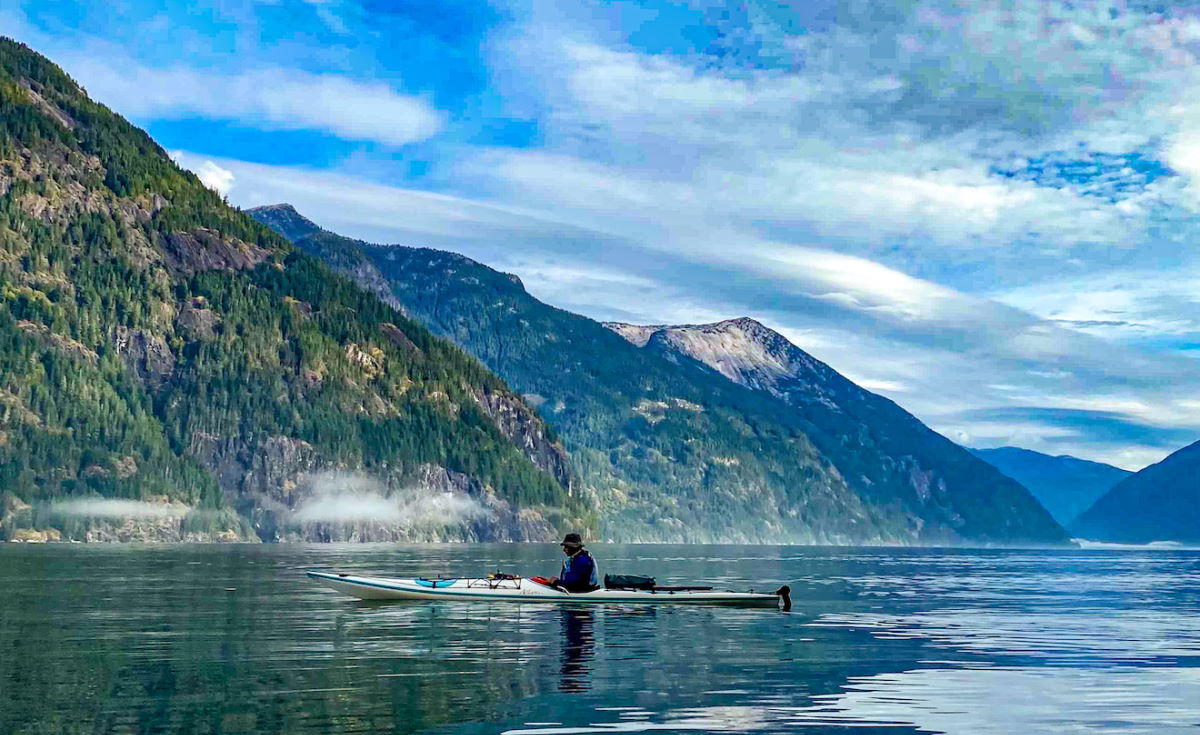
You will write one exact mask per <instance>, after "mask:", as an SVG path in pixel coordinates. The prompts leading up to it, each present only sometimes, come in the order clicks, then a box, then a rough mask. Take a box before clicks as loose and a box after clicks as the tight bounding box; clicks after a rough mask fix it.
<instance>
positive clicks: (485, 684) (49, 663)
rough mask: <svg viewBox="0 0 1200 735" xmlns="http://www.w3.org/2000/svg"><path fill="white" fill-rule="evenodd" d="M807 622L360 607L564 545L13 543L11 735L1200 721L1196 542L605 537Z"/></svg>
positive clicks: (6, 672)
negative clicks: (416, 579) (757, 595)
mask: <svg viewBox="0 0 1200 735" xmlns="http://www.w3.org/2000/svg"><path fill="white" fill-rule="evenodd" d="M593 552H594V554H595V556H596V557H597V559H598V560H599V563H600V568H601V572H602V573H603V572H605V571H608V572H629V573H646V574H651V575H655V576H657V577H658V579H659V580H660V582H664V583H665V582H680V583H682V582H694V581H698V580H709V581H711V582H712V583H715V584H716V585H717V586H720V587H724V586H730V587H733V588H748V587H755V588H757V589H759V590H768V591H769V590H771V589H774V588H775V587H776V586H777V585H778V584H779V583H781V582H788V583H790V584H791V585H792V586H793V588H794V589H795V592H794V598H795V603H796V607H795V610H794V611H793V612H792V613H788V614H785V613H782V612H775V611H771V610H731V609H720V608H669V607H659V608H650V607H632V606H630V607H612V608H605V609H593V608H570V607H556V606H546V605H512V604H487V603H449V602H436V603H403V602H402V603H384V604H379V603H374V604H369V603H362V602H357V601H354V600H352V599H350V598H347V597H342V596H339V595H338V594H337V593H334V592H332V591H330V590H326V589H324V588H321V587H318V586H316V585H315V584H312V583H310V582H308V581H307V580H306V579H305V578H304V575H303V571H304V570H305V569H308V568H321V569H337V570H348V571H357V572H373V573H378V574H384V575H394V576H419V575H435V574H438V573H442V572H446V573H450V572H454V573H464V574H465V573H475V574H482V573H485V572H487V571H493V570H496V569H497V568H500V569H503V570H505V571H513V572H516V571H519V572H523V573H526V574H539V573H542V574H545V573H554V572H555V571H556V570H557V567H558V564H559V561H560V559H561V555H560V553H559V552H558V550H557V549H556V548H555V547H553V546H527V545H478V546H467V545H446V546H423V547H401V546H375V545H371V546H249V545H245V546H242V545H239V546H215V545H214V546H186V545H185V546H79V545H46V546H33V545H17V544H0V733H2V734H3V735H17V734H25V733H30V734H34V733H36V734H37V735H44V734H45V733H89V734H90V735H103V734H107V733H146V734H148V733H212V734H214V735H215V734H217V733H225V734H230V733H417V732H420V733H501V732H505V733H520V734H529V735H534V734H542V733H545V734H547V735H554V734H559V733H563V734H565V733H610V732H617V733H625V732H646V731H665V732H756V731H761V732H805V733H821V732H847V733H856V734H862V733H870V732H887V733H906V732H922V733H928V732H942V733H970V734H971V735H979V734H988V733H1035V732H1036V733H1076V732H1078V733H1083V732H1087V733H1096V732H1111V733H1173V732H1179V733H1183V732H1188V733H1195V732H1197V731H1198V730H1200V552H1197V551H1183V550H1154V551H1136V550H1135V551H1119V550H1084V551H958V550H955V551H950V550H930V549H926V550H903V549H831V548H804V547H747V546H603V545H598V546H595V547H593Z"/></svg>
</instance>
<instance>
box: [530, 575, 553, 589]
mask: <svg viewBox="0 0 1200 735" xmlns="http://www.w3.org/2000/svg"><path fill="white" fill-rule="evenodd" d="M529 581H531V582H537V583H538V584H544V585H546V586H547V587H549V586H550V580H549V579H546V578H545V577H530V578H529Z"/></svg>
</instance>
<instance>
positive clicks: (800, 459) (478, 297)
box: [249, 205, 1066, 544]
mask: <svg viewBox="0 0 1200 735" xmlns="http://www.w3.org/2000/svg"><path fill="white" fill-rule="evenodd" d="M287 209H288V208H287V205H274V206H271V207H266V208H260V209H256V210H250V212H249V213H250V214H252V215H254V216H256V217H260V218H261V219H262V221H264V222H267V223H272V222H279V223H284V222H287V223H290V224H288V225H287V226H288V227H296V224H295V217H299V215H298V214H296V213H294V210H293V211H292V212H286V211H285V210H287ZM312 227H315V225H312V226H311V227H308V226H304V227H300V228H299V229H297V230H296V231H297V232H308V233H309V234H304V235H302V236H300V237H298V238H297V239H296V240H295V244H296V245H298V246H299V247H300V248H301V249H303V250H305V251H307V252H309V253H312V254H314V255H317V256H319V257H321V258H323V259H325V260H326V261H327V262H329V263H331V264H332V265H333V266H334V267H335V268H336V269H337V270H339V271H341V272H343V273H345V274H347V275H350V276H351V277H354V278H355V279H357V280H358V281H359V283H360V284H361V285H363V286H364V287H365V288H369V289H372V290H376V289H378V288H380V287H381V285H384V284H385V285H386V286H387V288H388V291H389V292H390V295H391V296H392V297H394V298H395V299H396V300H397V301H398V302H399V304H401V305H402V306H403V307H404V309H405V310H406V312H407V313H409V314H411V315H412V316H414V317H415V318H418V319H420V320H421V321H422V322H424V323H425V324H426V325H427V326H428V327H429V328H430V329H431V330H432V331H433V332H434V333H436V334H439V335H442V336H445V337H447V338H449V339H451V340H452V341H454V342H456V343H457V344H459V345H461V346H462V347H464V348H465V349H467V350H468V351H469V352H471V353H472V354H474V355H476V356H477V357H478V358H479V359H480V360H481V361H482V362H483V363H484V364H485V365H487V366H488V367H489V368H491V369H493V370H495V371H496V372H497V373H499V374H500V375H501V376H502V377H504V379H505V380H506V381H507V382H508V383H509V385H511V386H513V388H514V389H516V390H518V391H520V392H522V393H523V394H525V397H526V400H528V401H529V402H530V403H531V404H532V405H535V406H537V407H538V410H539V412H540V413H541V415H542V416H544V417H545V418H546V420H547V421H548V422H549V423H550V424H551V425H552V426H553V427H554V428H555V430H556V431H557V432H558V434H559V436H561V437H562V438H563V442H564V444H565V446H566V447H567V449H568V451H569V454H570V456H571V458H572V460H573V464H574V467H575V469H576V472H577V473H578V475H579V476H580V478H581V481H582V482H583V484H584V485H585V486H586V487H587V490H588V492H589V493H590V494H591V495H592V496H593V497H595V498H596V503H597V507H598V510H599V514H600V518H601V523H602V531H603V534H604V536H605V537H606V538H613V539H619V540H660V541H750V542H799V543H813V542H816V543H911V544H918V543H919V544H928V543H997V544H1001V543H1045V544H1056V543H1065V542H1066V534H1065V532H1064V531H1063V530H1062V529H1061V528H1060V527H1058V526H1057V524H1055V523H1054V521H1053V520H1052V519H1051V518H1050V517H1049V516H1048V515H1047V514H1046V512H1045V511H1044V510H1043V509H1042V508H1041V507H1040V506H1038V504H1037V503H1036V501H1034V500H1033V498H1032V497H1031V496H1030V495H1029V493H1028V492H1027V491H1026V490H1024V488H1021V487H1020V485H1018V484H1017V483H1016V482H1014V481H1012V480H1010V479H1009V478H1006V477H1004V476H1002V475H1000V474H999V473H998V472H997V471H996V470H995V469H994V468H992V467H991V466H990V465H987V464H986V463H984V462H981V461H979V460H977V459H975V458H974V457H972V456H971V455H970V454H969V453H968V452H966V451H965V450H963V449H961V448H960V447H957V446H956V445H954V444H952V443H951V442H949V441H948V440H946V439H944V438H942V437H940V436H938V435H936V434H934V433H933V432H932V431H930V430H929V429H927V428H925V427H924V426H922V425H921V424H920V422H918V421H917V420H916V419H914V418H912V417H911V416H909V415H908V414H907V413H905V412H903V411H902V410H901V409H899V408H898V407H896V406H895V405H894V404H892V403H891V402H890V401H887V400H886V399H883V398H880V397H878V396H873V395H872V394H869V393H867V392H866V391H862V390H861V389H859V388H857V386H854V385H853V384H852V383H850V382H849V381H847V380H845V379H844V378H842V377H841V376H839V375H837V373H835V372H833V371H832V370H831V369H830V368H828V367H827V366H824V365H823V364H821V363H819V362H817V361H815V360H812V358H808V357H807V356H804V358H805V359H806V360H807V361H808V362H807V363H805V364H809V365H811V366H812V367H811V369H812V370H815V371H817V372H819V373H820V374H821V376H822V377H821V379H820V380H819V381H817V383H819V384H820V385H821V386H823V388H822V390H825V391H826V392H829V391H832V392H833V393H830V395H834V394H836V397H837V399H838V400H845V401H847V408H845V409H843V408H837V407H834V408H831V409H830V410H829V411H828V412H827V415H828V417H831V420H829V421H824V422H823V423H821V424H817V423H814V422H813V421H812V420H810V418H808V417H806V415H805V412H804V411H798V410H797V407H796V405H795V404H794V403H793V402H791V401H789V400H784V399H786V397H787V395H788V394H789V392H793V393H797V394H798V392H801V391H800V386H799V384H798V383H797V382H796V381H792V382H790V383H789V382H788V381H786V380H782V379H781V384H783V383H786V384H787V385H788V386H790V387H789V388H788V389H787V390H784V391H781V392H779V393H776V392H772V391H769V390H759V389H758V388H760V386H759V385H758V384H757V383H756V382H755V380H756V379H755V380H751V379H747V380H731V379H730V377H729V373H728V371H726V370H723V369H722V368H721V365H720V364H717V363H716V361H714V360H710V359H706V358H707V357H709V355H707V353H704V352H703V351H701V350H696V351H695V353H694V354H691V353H689V352H687V351H684V350H680V349H677V348H676V346H675V345H674V344H672V341H671V339H668V337H669V335H666V334H662V335H660V334H659V332H661V331H662V330H661V329H650V330H649V331H644V330H646V329H647V328H635V327H629V326H625V327H618V329H621V330H622V332H623V334H626V335H634V337H635V338H634V339H633V341H630V340H629V339H625V338H623V337H622V336H621V335H619V334H617V333H616V332H615V331H613V329H610V328H608V327H606V326H605V325H603V324H600V323H598V322H596V321H593V320H591V319H588V318H585V317H582V316H579V315H576V314H572V313H569V312H566V311H563V310H561V309H556V308H554V307H551V306H548V305H546V304H544V303H542V302H540V301H538V300H537V299H535V298H533V297H532V296H530V295H529V293H528V292H526V291H525V289H524V287H523V286H522V284H521V281H520V279H519V278H517V277H516V276H513V275H509V274H505V273H501V272H499V271H496V270H493V269H492V268H489V267H487V266H485V265H482V264H480V263H477V262H475V261H473V260H470V259H469V258H465V257H463V256H461V255H457V254H454V253H448V252H443V251H438V250H431V249H427V248H412V247H404V246H398V245H372V244H369V243H365V242H361V241H357V240H352V239H349V238H345V237H342V236H339V235H336V234H334V233H331V232H328V231H324V230H320V231H317V232H312V231H311V228H312ZM614 326H615V325H614ZM759 326H760V327H761V325H759ZM762 329H764V330H765V328H762ZM639 330H643V331H639ZM766 331H769V330H766ZM635 333H636V334H635ZM771 334H774V333H771ZM764 336H765V333H764ZM775 336H776V337H778V335H775ZM643 337H644V339H643ZM779 339H782V338H781V337H780V338H779ZM773 344H774V343H773ZM743 346H745V345H743ZM788 346H789V347H790V345H788ZM792 349H793V350H795V348H792ZM801 354H802V353H801ZM789 355H791V357H792V358H793V359H796V360H798V359H800V358H799V357H798V356H797V354H796V353H789ZM789 366H791V367H798V366H799V363H796V365H791V364H790V363H789ZM747 367H749V365H747ZM781 369H783V368H781ZM765 376H766V373H764V377H765ZM780 377H781V376H780ZM815 384H816V383H814V385H815ZM818 400H819V399H818ZM878 414H881V415H883V416H885V417H886V421H890V422H892V423H891V427H890V429H889V431H888V432H883V433H882V434H881V436H882V437H883V438H884V439H885V440H886V445H885V446H883V447H880V446H879V445H878V442H879V438H878V437H876V436H874V435H872V434H871V429H870V428H868V427H866V426H865V425H864V421H866V420H868V419H871V420H873V418H872V417H874V416H876V415H878ZM872 426H874V424H872ZM863 442H867V444H868V446H869V447H872V449H870V450H869V451H858V452H857V453H856V452H855V451H854V449H853V448H854V447H857V446H860V445H861V444H862V443H863ZM931 447H932V448H931ZM888 452H895V454H889V453H888Z"/></svg>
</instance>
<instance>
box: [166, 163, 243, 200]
mask: <svg viewBox="0 0 1200 735" xmlns="http://www.w3.org/2000/svg"><path fill="white" fill-rule="evenodd" d="M173 158H175V160H176V162H177V163H179V164H180V165H181V166H185V167H186V164H184V163H183V161H182V160H181V156H180V155H175V156H173ZM192 173H194V174H196V176H197V177H198V178H199V179H200V182H201V183H202V184H204V185H205V186H207V187H208V188H210V189H212V190H213V191H216V192H217V193H218V194H221V195H226V194H228V193H229V190H230V189H231V188H233V180H234V178H235V177H234V175H233V172H232V171H230V170H229V169H227V168H221V167H220V166H218V165H217V164H216V163H214V162H213V161H211V160H209V159H204V160H203V161H201V162H200V163H199V165H197V166H196V167H195V168H194V169H192Z"/></svg>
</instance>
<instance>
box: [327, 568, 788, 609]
mask: <svg viewBox="0 0 1200 735" xmlns="http://www.w3.org/2000/svg"><path fill="white" fill-rule="evenodd" d="M308 577H309V578H310V579H313V580H315V581H316V582H317V583H319V584H322V585H324V586H326V587H328V588H330V589H333V590H337V591H338V592H344V593H346V594H348V595H352V596H354V597H357V598H359V599H362V600H461V601H464V602H468V601H469V602H536V603H591V604H623V603H637V604H651V605H729V606H737V607H778V605H779V601H780V595H779V594H766V593H761V592H733V591H718V590H686V589H685V590H671V589H665V590H633V589H598V590H595V591H593V592H565V591H563V590H560V589H556V588H554V587H551V586H549V585H546V584H541V583H539V582H535V581H534V580H532V579H527V578H523V577H518V578H515V579H485V578H462V579H395V578H389V577H368V576H359V575H353V574H331V573H327V572H312V571H310V572H308Z"/></svg>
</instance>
